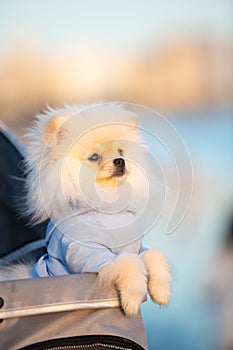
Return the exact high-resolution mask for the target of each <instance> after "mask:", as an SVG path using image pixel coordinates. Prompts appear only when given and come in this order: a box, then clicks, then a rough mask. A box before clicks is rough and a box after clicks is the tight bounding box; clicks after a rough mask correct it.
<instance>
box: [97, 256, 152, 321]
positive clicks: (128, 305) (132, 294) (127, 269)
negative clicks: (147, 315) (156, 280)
mask: <svg viewBox="0 0 233 350" xmlns="http://www.w3.org/2000/svg"><path fill="white" fill-rule="evenodd" d="M99 280H100V283H102V284H104V285H109V284H111V285H114V286H115V287H116V288H117V290H118V291H119V294H120V302H121V307H122V309H123V311H124V312H125V314H126V315H127V316H134V315H136V314H137V313H138V310H139V308H140V305H141V302H142V301H143V299H144V297H145V295H146V292H147V273H146V270H145V267H144V265H143V262H142V261H141V259H140V258H139V257H138V255H136V254H130V253H128V254H121V255H119V256H118V257H117V258H116V259H114V260H113V261H112V262H111V263H109V264H107V265H105V266H103V267H102V268H101V269H100V271H99Z"/></svg>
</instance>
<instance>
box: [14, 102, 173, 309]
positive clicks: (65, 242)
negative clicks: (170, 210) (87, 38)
mask: <svg viewBox="0 0 233 350" xmlns="http://www.w3.org/2000/svg"><path fill="white" fill-rule="evenodd" d="M29 139H30V140H29V146H28V156H27V158H26V165H27V169H28V176H27V181H26V185H27V213H28V214H30V215H31V217H32V218H33V219H32V220H33V221H34V222H37V223H39V222H42V221H44V220H46V219H48V218H49V219H50V221H49V224H48V228H47V232H46V244H47V253H46V254H45V255H44V256H42V257H41V258H40V259H39V261H38V262H37V263H36V264H35V265H34V267H33V268H32V270H31V271H28V267H27V273H26V275H25V269H23V267H22V266H19V267H18V278H25V277H33V278H35V277H46V276H59V275H67V274H74V273H84V272H97V273H98V278H99V281H100V283H104V284H109V285H110V284H111V285H113V286H114V287H115V288H117V290H118V292H119V298H120V303H121V307H122V309H123V310H124V312H125V314H126V315H127V316H132V315H135V314H137V312H138V310H139V308H140V304H141V302H142V301H143V299H144V298H145V295H146V293H147V290H148V292H149V294H150V296H151V298H152V300H153V301H154V302H156V303H158V304H160V305H166V304H167V303H168V302H169V299H170V294H171V292H170V282H171V276H170V273H169V266H168V263H167V260H166V258H165V256H164V255H163V254H162V253H161V252H160V251H158V250H155V249H152V250H148V249H146V248H144V247H143V246H142V239H143V230H142V227H141V225H140V214H141V213H142V211H143V208H144V202H145V200H146V190H148V189H147V188H146V187H147V185H148V183H147V182H146V181H145V174H146V173H147V171H149V170H147V168H146V167H147V160H146V156H145V154H146V146H145V145H144V142H143V140H142V138H141V136H140V132H139V128H138V123H137V118H136V116H135V115H134V114H133V113H132V112H131V111H129V110H127V109H126V108H125V107H124V106H123V105H120V104H118V103H106V104H104V103H102V104H96V105H91V106H76V105H71V106H65V107H64V108H63V109H50V108H49V109H48V111H46V112H45V113H44V114H41V115H38V116H37V121H36V122H35V124H34V127H33V128H32V129H31V131H30V134H29ZM150 209H151V210H153V208H150ZM11 270H12V271H13V268H11ZM15 271H16V270H15ZM22 271H23V273H22ZM16 274H17V272H16Z"/></svg>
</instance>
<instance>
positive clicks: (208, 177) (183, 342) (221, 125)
mask: <svg viewBox="0 0 233 350" xmlns="http://www.w3.org/2000/svg"><path fill="white" fill-rule="evenodd" d="M232 115H233V114H232V111H226V110H225V111H217V112H216V111H215V112H214V113H213V112H211V111H206V112H204V113H201V114H199V115H193V116H186V118H183V117H184V116H181V117H180V118H177V119H174V120H172V123H173V124H174V126H175V127H176V129H177V130H178V132H179V133H180V135H181V136H182V138H183V140H184V141H185V144H186V146H187V148H188V150H189V152H190V155H191V159H192V163H193V170H194V178H195V182H194V186H195V187H194V198H193V201H192V203H191V207H190V210H189V212H188V214H187V215H186V217H185V219H184V221H183V223H182V224H181V226H180V227H179V228H178V229H177V230H176V231H175V232H174V233H173V234H171V235H166V234H165V233H164V227H163V224H164V223H163V222H162V223H160V224H158V225H157V226H156V227H154V228H153V230H152V232H150V233H149V234H148V235H147V236H146V237H145V240H144V242H145V244H146V245H147V246H149V247H157V248H160V249H161V250H162V251H164V252H165V254H166V255H167V256H168V258H169V261H170V263H171V265H172V274H173V285H172V293H173V296H172V301H171V303H170V304H169V306H168V307H167V308H163V309H161V308H159V307H158V306H156V305H152V303H151V301H147V302H146V303H145V304H144V305H143V306H142V312H143V318H144V322H145V327H146V331H147V337H148V344H149V349H155V350H157V349H158V350H160V349H162V350H167V349H169V350H170V349H173V350H176V349H177V350H178V349H179V350H183V349H184V350H219V349H220V345H219V332H218V308H217V305H216V304H215V303H214V301H213V300H211V298H210V296H209V295H208V292H207V279H208V273H209V272H210V270H211V267H212V264H211V261H212V259H214V257H215V254H216V253H217V252H218V249H220V247H221V242H222V237H223V236H224V234H225V230H226V227H227V224H228V218H229V215H230V214H233V212H231V211H232V207H231V205H232V202H233V185H232V183H233V181H232V173H233V158H232V150H233V118H232ZM154 152H156V150H155V149H154ZM166 166H167V167H168V168H169V166H170V165H169V162H167V164H166ZM166 170H167V169H165V171H166Z"/></svg>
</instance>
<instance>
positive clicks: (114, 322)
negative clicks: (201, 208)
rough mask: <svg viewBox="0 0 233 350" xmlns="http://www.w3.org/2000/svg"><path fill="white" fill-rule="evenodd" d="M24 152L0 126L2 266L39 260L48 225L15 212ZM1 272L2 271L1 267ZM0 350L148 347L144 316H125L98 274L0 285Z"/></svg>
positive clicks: (2, 126) (0, 246)
mask: <svg viewBox="0 0 233 350" xmlns="http://www.w3.org/2000/svg"><path fill="white" fill-rule="evenodd" d="M24 152H25V148H24V146H23V144H22V143H21V142H20V140H19V139H18V138H17V137H16V136H15V135H14V134H13V133H12V132H11V130H9V129H8V128H7V127H6V125H5V124H4V123H2V122H0V232H1V245H0V265H3V264H9V263H10V264H11V263H12V262H15V261H17V260H18V259H20V260H24V259H30V256H33V257H34V258H35V257H37V256H40V255H41V254H42V253H43V251H44V250H45V245H44V235H45V228H46V224H47V223H44V224H43V225H37V226H34V227H31V226H29V225H28V221H29V219H27V218H26V217H25V218H21V217H19V216H18V214H17V209H16V207H15V202H16V199H17V198H22V195H23V186H22V181H24V178H25V173H24V169H23V159H24ZM0 268H1V267H0ZM0 349H1V350H16V349H17V350H18V349H25V350H26V349H27V350H29V349H38V350H39V349H40V350H42V349H43V350H44V349H53V350H56V349H59V350H63V349H82V350H85V349H93V350H95V349H98V350H101V349H105V350H106V349H119V350H121V349H122V350H124V349H125V350H126V349H127V350H131V349H132V350H133V349H135V350H136V349H138V350H140V349H141V350H143V349H147V345H146V337H145V329H144V325H143V321H142V317H141V314H139V315H138V316H136V317H132V318H127V317H126V316H125V315H124V314H123V313H122V312H121V310H120V307H119V302H118V295H117V291H116V290H115V289H113V288H112V289H108V290H106V289H103V288H101V287H100V286H99V285H98V283H97V276H96V274H94V273H87V274H82V275H70V276H64V277H52V278H51V277H50V278H40V279H27V280H26V279H25V280H14V281H4V282H0Z"/></svg>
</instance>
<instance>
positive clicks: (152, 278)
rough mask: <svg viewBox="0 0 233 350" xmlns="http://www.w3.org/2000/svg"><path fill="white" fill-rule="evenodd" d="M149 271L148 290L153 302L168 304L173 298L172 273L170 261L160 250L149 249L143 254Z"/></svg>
mask: <svg viewBox="0 0 233 350" xmlns="http://www.w3.org/2000/svg"><path fill="white" fill-rule="evenodd" d="M142 260H143V262H144V265H145V268H146V270H147V273H148V292H149V294H150V296H151V299H152V300H153V302H155V303H157V304H159V305H162V306H163V305H167V304H168V303H169V300H170V298H171V289H170V283H171V275H170V272H169V266H168V262H167V260H166V258H165V256H164V255H163V253H161V252H160V251H158V250H155V249H153V250H147V251H145V252H144V253H143V255H142Z"/></svg>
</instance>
